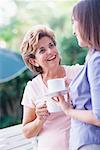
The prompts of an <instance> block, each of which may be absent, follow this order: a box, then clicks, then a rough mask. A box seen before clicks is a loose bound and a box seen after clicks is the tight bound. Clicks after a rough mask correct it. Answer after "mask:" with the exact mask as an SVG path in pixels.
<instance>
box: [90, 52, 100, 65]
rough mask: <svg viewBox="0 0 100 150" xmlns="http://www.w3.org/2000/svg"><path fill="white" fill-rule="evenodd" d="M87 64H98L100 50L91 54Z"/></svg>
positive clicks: (99, 62) (99, 61)
mask: <svg viewBox="0 0 100 150" xmlns="http://www.w3.org/2000/svg"><path fill="white" fill-rule="evenodd" d="M88 64H89V65H90V66H95V67H96V66H98V65H100V51H95V52H94V53H93V54H92V56H91V58H90V60H89V62H88Z"/></svg>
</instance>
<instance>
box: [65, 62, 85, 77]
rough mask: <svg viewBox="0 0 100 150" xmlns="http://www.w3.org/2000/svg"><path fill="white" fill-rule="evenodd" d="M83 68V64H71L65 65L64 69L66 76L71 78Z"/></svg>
mask: <svg viewBox="0 0 100 150" xmlns="http://www.w3.org/2000/svg"><path fill="white" fill-rule="evenodd" d="M82 68H83V65H79V64H76V65H72V66H65V65H64V69H65V71H66V76H67V77H68V78H70V79H73V78H74V77H75V76H76V75H77V74H78V73H79V72H80V71H81V69H82Z"/></svg>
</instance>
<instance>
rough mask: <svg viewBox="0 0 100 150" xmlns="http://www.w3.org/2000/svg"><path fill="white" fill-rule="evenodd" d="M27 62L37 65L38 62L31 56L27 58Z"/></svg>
mask: <svg viewBox="0 0 100 150" xmlns="http://www.w3.org/2000/svg"><path fill="white" fill-rule="evenodd" d="M29 63H30V64H32V65H33V66H36V67H39V64H38V63H37V62H36V61H35V59H33V58H29Z"/></svg>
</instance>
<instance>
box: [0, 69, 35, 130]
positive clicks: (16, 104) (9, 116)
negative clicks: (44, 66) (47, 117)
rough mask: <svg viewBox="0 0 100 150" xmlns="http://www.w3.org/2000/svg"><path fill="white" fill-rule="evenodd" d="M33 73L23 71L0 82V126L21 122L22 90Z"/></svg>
mask: <svg viewBox="0 0 100 150" xmlns="http://www.w3.org/2000/svg"><path fill="white" fill-rule="evenodd" d="M32 78H33V75H32V73H31V72H30V71H28V70H27V71H25V72H24V73H22V74H21V75H20V76H19V77H17V78H15V79H13V80H11V81H9V82H6V83H3V84H0V128H3V127H7V126H11V125H14V124H18V123H21V119H22V106H21V99H22V95H23V90H24V88H25V86H26V83H27V81H28V80H30V79H32Z"/></svg>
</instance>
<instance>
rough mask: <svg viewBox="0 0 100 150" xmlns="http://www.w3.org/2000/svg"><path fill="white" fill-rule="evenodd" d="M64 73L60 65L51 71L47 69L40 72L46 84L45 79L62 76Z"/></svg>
mask: <svg viewBox="0 0 100 150" xmlns="http://www.w3.org/2000/svg"><path fill="white" fill-rule="evenodd" d="M65 75H66V73H65V70H64V68H63V67H62V66H58V67H57V68H56V69H55V68H54V70H51V71H47V72H45V73H43V74H42V79H43V81H44V83H45V84H47V80H49V79H54V78H63V77H64V76H65Z"/></svg>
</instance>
